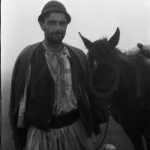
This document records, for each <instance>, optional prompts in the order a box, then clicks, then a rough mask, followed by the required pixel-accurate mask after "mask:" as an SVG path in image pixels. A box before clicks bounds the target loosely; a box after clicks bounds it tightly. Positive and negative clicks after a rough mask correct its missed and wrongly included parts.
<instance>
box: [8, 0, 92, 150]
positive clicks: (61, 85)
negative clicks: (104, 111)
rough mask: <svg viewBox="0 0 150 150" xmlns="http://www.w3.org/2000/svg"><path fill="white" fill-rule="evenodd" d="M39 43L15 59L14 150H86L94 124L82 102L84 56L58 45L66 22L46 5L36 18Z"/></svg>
mask: <svg viewBox="0 0 150 150" xmlns="http://www.w3.org/2000/svg"><path fill="white" fill-rule="evenodd" d="M38 21H39V24H40V26H41V29H42V30H43V32H44V35H45V38H44V40H43V41H42V42H39V43H36V44H33V45H30V46H28V47H26V48H25V49H24V50H23V51H22V52H21V54H20V55H19V56H18V58H17V61H16V64H15V67H14V71H13V76H12V85H11V86H12V87H11V100H10V112H9V114H10V122H11V127H12V131H13V140H14V143H15V147H16V149H17V150H22V149H24V148H25V149H26V150H92V149H93V146H92V142H91V139H90V136H91V134H92V132H93V130H94V126H95V125H94V120H93V115H92V113H91V109H90V102H89V100H88V96H89V95H88V94H89V93H90V92H89V90H88V84H87V83H88V76H87V75H88V70H87V66H86V57H85V55H84V54H83V52H81V51H80V50H79V49H77V48H74V47H72V46H70V45H68V44H65V43H63V42H62V40H63V38H64V36H65V33H66V29H67V26H68V24H69V23H70V22H71V17H70V15H69V14H68V13H67V11H66V8H65V7H64V5H63V4H61V3H60V2H58V1H50V2H48V3H47V4H46V5H45V6H44V8H43V10H42V12H41V14H40V16H39V17H38Z"/></svg>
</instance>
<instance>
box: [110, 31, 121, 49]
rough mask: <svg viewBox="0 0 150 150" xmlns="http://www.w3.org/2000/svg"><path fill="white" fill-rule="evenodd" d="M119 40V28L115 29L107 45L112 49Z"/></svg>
mask: <svg viewBox="0 0 150 150" xmlns="http://www.w3.org/2000/svg"><path fill="white" fill-rule="evenodd" d="M119 39H120V30H119V28H117V29H116V32H115V33H114V35H113V36H112V37H111V38H110V39H109V44H110V45H111V47H112V48H114V47H115V46H117V44H118V42H119Z"/></svg>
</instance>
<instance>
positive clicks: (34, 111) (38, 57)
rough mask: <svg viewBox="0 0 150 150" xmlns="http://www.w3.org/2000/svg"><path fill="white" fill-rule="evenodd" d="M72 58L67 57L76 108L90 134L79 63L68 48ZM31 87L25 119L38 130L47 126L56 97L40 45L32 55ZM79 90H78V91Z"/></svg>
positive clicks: (43, 51) (88, 109)
mask: <svg viewBox="0 0 150 150" xmlns="http://www.w3.org/2000/svg"><path fill="white" fill-rule="evenodd" d="M68 50H69V53H70V55H71V58H69V62H70V67H71V75H72V84H73V91H74V94H75V97H76V99H77V103H78V109H79V112H80V115H81V117H82V120H83V123H84V124H85V127H86V128H87V131H88V132H89V133H90V132H91V131H89V130H92V128H91V126H92V120H91V119H92V117H91V112H90V108H89V105H88V102H87V99H86V96H85V95H84V94H85V92H86V91H85V90H86V87H85V86H84V83H83V81H82V79H81V76H82V72H81V64H80V62H79V59H78V58H77V56H76V55H75V54H74V52H73V51H72V50H71V49H69V48H68ZM30 79H31V80H30V86H29V89H28V94H27V99H28V100H27V107H26V108H27V110H26V121H27V123H28V124H32V125H34V126H36V127H38V128H40V129H43V130H47V129H49V128H50V123H51V118H52V110H53V109H52V107H53V103H54V96H55V82H54V80H53V78H52V76H51V74H50V72H49V69H48V66H47V63H46V58H45V50H44V48H43V45H42V44H40V45H39V46H38V47H37V48H36V50H35V51H34V54H33V56H32V58H31V76H30ZM80 89H81V90H80Z"/></svg>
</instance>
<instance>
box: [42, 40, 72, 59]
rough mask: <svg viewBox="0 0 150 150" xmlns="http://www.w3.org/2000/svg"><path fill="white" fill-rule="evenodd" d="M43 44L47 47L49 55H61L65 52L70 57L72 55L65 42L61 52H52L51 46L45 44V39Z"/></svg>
mask: <svg viewBox="0 0 150 150" xmlns="http://www.w3.org/2000/svg"><path fill="white" fill-rule="evenodd" d="M42 44H43V46H44V48H45V51H46V53H47V54H49V55H61V54H65V55H67V56H68V57H71V56H70V53H69V51H68V48H67V47H66V46H65V45H64V44H63V48H62V49H61V51H59V52H56V53H55V52H51V50H50V49H49V47H48V46H47V45H46V44H45V42H44V41H43V42H42Z"/></svg>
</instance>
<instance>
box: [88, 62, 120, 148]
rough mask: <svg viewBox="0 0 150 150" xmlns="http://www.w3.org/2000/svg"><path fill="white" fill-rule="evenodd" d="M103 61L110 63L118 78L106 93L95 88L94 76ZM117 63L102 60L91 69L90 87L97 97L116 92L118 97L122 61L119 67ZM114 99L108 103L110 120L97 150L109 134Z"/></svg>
mask: <svg viewBox="0 0 150 150" xmlns="http://www.w3.org/2000/svg"><path fill="white" fill-rule="evenodd" d="M103 63H105V64H109V65H110V66H111V67H112V68H113V69H114V70H115V72H116V80H115V83H114V84H113V87H112V89H111V90H110V91H108V92H106V93H99V92H97V91H96V90H95V88H94V85H93V76H94V73H95V71H96V69H97V68H98V67H99V66H100V65H102V64H103ZM115 66H116V65H115V64H114V62H112V61H110V60H101V61H100V62H99V63H98V64H97V66H96V67H93V68H92V69H91V70H90V78H89V85H90V89H91V91H92V92H93V94H94V95H96V96H97V97H106V96H109V95H112V94H113V93H114V92H115V98H116V94H118V92H117V90H118V89H119V78H120V63H119V64H117V67H115ZM115 98H113V100H112V103H111V104H110V105H108V107H107V113H108V121H107V124H106V127H105V131H104V137H103V139H102V141H101V143H100V144H99V145H98V146H97V147H96V150H98V149H100V148H101V147H102V145H103V143H104V141H105V138H106V136H107V131H108V127H109V123H110V115H111V109H112V107H113V105H114V101H115V100H114V99H115Z"/></svg>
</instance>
